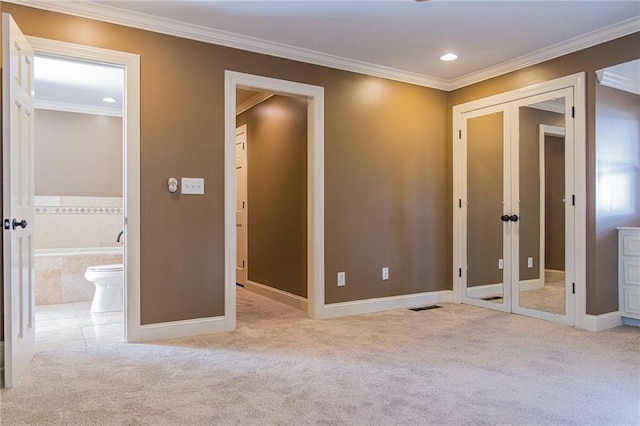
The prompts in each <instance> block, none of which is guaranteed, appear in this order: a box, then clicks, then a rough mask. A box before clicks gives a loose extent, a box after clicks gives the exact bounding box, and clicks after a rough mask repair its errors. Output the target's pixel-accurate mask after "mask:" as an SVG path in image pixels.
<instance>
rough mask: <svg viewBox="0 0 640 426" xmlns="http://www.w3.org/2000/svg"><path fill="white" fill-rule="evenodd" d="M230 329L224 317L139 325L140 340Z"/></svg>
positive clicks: (171, 337) (161, 338)
mask: <svg viewBox="0 0 640 426" xmlns="http://www.w3.org/2000/svg"><path fill="white" fill-rule="evenodd" d="M224 331H231V328H230V326H229V323H228V321H227V318H226V317H211V318H197V319H192V320H184V321H171V322H161V323H157V324H147V325H142V326H140V342H152V341H154V340H165V339H176V338H180V337H189V336H197V335H200V334H212V333H221V332H224Z"/></svg>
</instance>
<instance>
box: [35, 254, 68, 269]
mask: <svg viewBox="0 0 640 426" xmlns="http://www.w3.org/2000/svg"><path fill="white" fill-rule="evenodd" d="M34 266H35V269H36V271H48V270H52V269H58V270H59V269H62V257H61V256H37V257H36V260H35V264H34Z"/></svg>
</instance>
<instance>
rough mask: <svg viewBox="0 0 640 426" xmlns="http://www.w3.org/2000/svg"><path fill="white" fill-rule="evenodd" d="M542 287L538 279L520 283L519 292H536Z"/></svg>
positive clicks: (542, 284)
mask: <svg viewBox="0 0 640 426" xmlns="http://www.w3.org/2000/svg"><path fill="white" fill-rule="evenodd" d="M542 287H544V283H543V282H542V281H540V278H534V279H532V280H524V281H520V291H529V290H536V289H539V288H542Z"/></svg>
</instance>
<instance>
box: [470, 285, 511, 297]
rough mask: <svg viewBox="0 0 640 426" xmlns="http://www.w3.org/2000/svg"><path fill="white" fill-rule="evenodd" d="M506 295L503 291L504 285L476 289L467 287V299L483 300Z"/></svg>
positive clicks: (477, 287)
mask: <svg viewBox="0 0 640 426" xmlns="http://www.w3.org/2000/svg"><path fill="white" fill-rule="evenodd" d="M502 294H504V293H503V291H502V284H485V285H477V286H475V287H467V297H471V298H473V299H482V298H483V297H490V296H496V295H502Z"/></svg>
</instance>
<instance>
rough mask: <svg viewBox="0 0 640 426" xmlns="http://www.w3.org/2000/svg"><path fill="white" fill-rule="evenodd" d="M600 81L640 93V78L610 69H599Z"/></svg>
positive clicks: (619, 88)
mask: <svg viewBox="0 0 640 426" xmlns="http://www.w3.org/2000/svg"><path fill="white" fill-rule="evenodd" d="M596 75H597V76H598V81H599V82H600V84H604V85H605V86H609V87H613V88H614V89H618V90H624V91H625V92H630V93H635V94H636V95H640V80H638V79H633V78H629V77H627V76H624V75H622V74H618V73H616V72H614V71H610V70H601V71H597V72H596Z"/></svg>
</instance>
